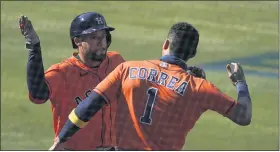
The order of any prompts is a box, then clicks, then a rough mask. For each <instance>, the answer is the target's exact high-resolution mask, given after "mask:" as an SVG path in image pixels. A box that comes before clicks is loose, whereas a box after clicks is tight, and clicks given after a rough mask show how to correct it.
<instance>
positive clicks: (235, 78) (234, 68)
mask: <svg viewBox="0 0 280 152" xmlns="http://www.w3.org/2000/svg"><path fill="white" fill-rule="evenodd" d="M226 69H227V72H228V76H229V78H230V80H231V81H232V83H233V85H234V86H235V85H236V83H237V82H239V81H246V80H245V75H244V72H243V69H242V67H241V65H240V64H239V63H231V64H227V66H226Z"/></svg>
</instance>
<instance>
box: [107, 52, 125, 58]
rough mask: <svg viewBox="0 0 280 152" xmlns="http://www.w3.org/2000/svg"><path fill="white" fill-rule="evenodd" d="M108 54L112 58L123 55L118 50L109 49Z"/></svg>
mask: <svg viewBox="0 0 280 152" xmlns="http://www.w3.org/2000/svg"><path fill="white" fill-rule="evenodd" d="M107 56H108V57H109V58H112V57H122V55H121V54H120V52H118V51H108V52H107Z"/></svg>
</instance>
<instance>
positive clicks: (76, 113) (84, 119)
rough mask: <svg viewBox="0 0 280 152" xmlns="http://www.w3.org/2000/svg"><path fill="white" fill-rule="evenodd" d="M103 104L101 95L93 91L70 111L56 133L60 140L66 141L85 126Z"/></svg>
mask: <svg viewBox="0 0 280 152" xmlns="http://www.w3.org/2000/svg"><path fill="white" fill-rule="evenodd" d="M105 104H106V102H105V100H104V99H103V97H102V96H100V95H99V94H98V93H96V92H94V91H93V92H92V93H91V95H90V96H89V97H87V98H86V99H84V100H83V101H82V102H81V103H80V104H79V105H78V106H77V108H76V109H74V110H73V111H72V112H71V113H70V115H69V119H68V120H67V122H66V124H65V125H64V126H63V128H62V130H61V131H60V133H59V135H58V137H59V139H60V142H65V141H67V140H68V139H69V138H70V137H71V136H72V135H74V134H75V133H76V132H77V131H78V130H79V129H81V128H83V127H85V126H86V125H87V123H88V121H89V120H90V119H91V117H92V116H93V115H94V114H95V113H97V112H98V110H99V109H101V108H102V107H103V106H104V105H105Z"/></svg>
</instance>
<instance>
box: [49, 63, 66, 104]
mask: <svg viewBox="0 0 280 152" xmlns="http://www.w3.org/2000/svg"><path fill="white" fill-rule="evenodd" d="M45 79H46V83H47V85H48V87H49V90H50V96H49V99H50V101H51V102H52V103H55V102H56V101H60V99H59V98H60V96H63V91H64V88H63V87H64V84H65V83H64V82H65V79H64V77H63V73H62V72H61V71H60V70H59V69H58V68H50V69H49V70H48V71H46V72H45Z"/></svg>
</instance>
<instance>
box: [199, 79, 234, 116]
mask: <svg viewBox="0 0 280 152" xmlns="http://www.w3.org/2000/svg"><path fill="white" fill-rule="evenodd" d="M198 102H199V103H200V105H201V106H202V107H203V108H205V109H209V110H213V111H216V112H218V113H219V114H221V115H223V116H226V115H228V114H229V113H230V112H231V110H232V109H233V107H234V106H235V105H236V103H237V102H236V101H235V100H234V99H232V98H231V97H229V96H228V95H226V94H224V93H222V92H221V91H220V90H219V89H218V88H217V87H216V86H215V85H213V84H212V83H210V82H209V81H206V80H204V81H203V82H202V84H201V86H200V88H199V90H198Z"/></svg>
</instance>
